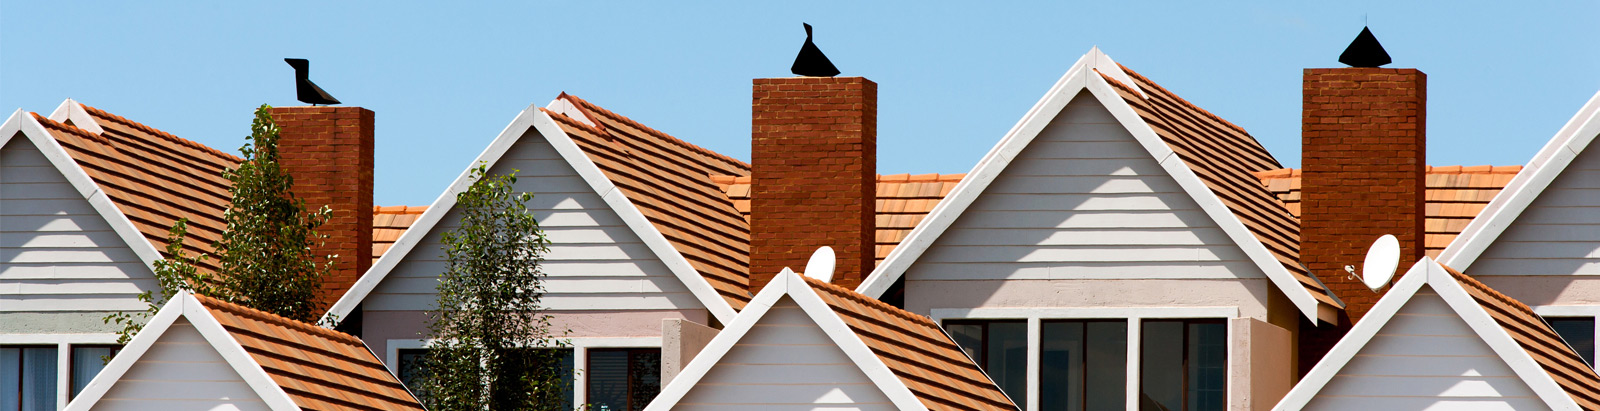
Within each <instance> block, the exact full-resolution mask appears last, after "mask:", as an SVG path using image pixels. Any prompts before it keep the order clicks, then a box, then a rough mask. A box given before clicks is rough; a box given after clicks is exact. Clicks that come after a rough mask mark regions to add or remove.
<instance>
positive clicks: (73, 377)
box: [66, 344, 126, 401]
mask: <svg viewBox="0 0 1600 411" xmlns="http://www.w3.org/2000/svg"><path fill="white" fill-rule="evenodd" d="M125 347H126V346H123V345H118V344H69V345H68V348H67V349H68V351H71V352H69V353H67V365H68V366H67V370H66V373H67V399H68V400H69V401H70V400H72V399H74V398H77V397H78V394H77V393H74V392H72V391H73V390H74V389H75V388H76V387H77V386H78V372H77V371H78V367H77V364H73V363H72V359H75V358H77V357H78V349H79V348H110V349H111V358H116V357H117V354H120V353H122V349H123V348H125ZM106 365H110V361H109V360H108V361H107V364H106ZM100 372H105V367H104V366H102V367H100ZM98 375H100V374H98V373H96V374H95V376H98ZM90 381H94V376H91V377H89V381H84V385H85V386H87V385H88V383H89V382H90Z"/></svg>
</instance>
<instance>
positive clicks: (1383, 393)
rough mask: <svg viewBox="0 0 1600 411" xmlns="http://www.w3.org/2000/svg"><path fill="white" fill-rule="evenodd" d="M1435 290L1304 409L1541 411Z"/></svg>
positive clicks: (1414, 302)
mask: <svg viewBox="0 0 1600 411" xmlns="http://www.w3.org/2000/svg"><path fill="white" fill-rule="evenodd" d="M1544 408H1546V407H1545V406H1544V404H1543V402H1541V401H1540V400H1539V398H1538V396H1537V395H1536V394H1534V392H1533V390H1532V389H1530V388H1529V387H1528V386H1527V384H1525V383H1523V382H1522V379H1521V378H1519V377H1517V375H1516V373H1515V372H1513V371H1512V370H1511V368H1510V367H1509V366H1507V365H1506V363H1505V361H1504V360H1501V359H1500V356H1499V355H1497V354H1495V352H1494V350H1493V349H1491V348H1489V345H1488V344H1486V343H1484V342H1483V339H1482V338H1481V337H1479V336H1478V334H1477V333H1475V332H1473V331H1472V328H1471V327H1470V326H1468V325H1467V323H1466V322H1465V321H1463V320H1462V319H1461V317H1460V316H1458V315H1456V313H1455V311H1454V310H1452V309H1451V308H1450V306H1449V305H1448V304H1447V303H1445V301H1444V299H1442V298H1440V297H1439V294H1437V293H1435V292H1434V291H1433V289H1432V288H1423V289H1422V290H1420V291H1418V292H1417V294H1416V296H1414V297H1412V298H1411V300H1410V301H1409V302H1407V303H1406V305H1405V306H1404V307H1402V308H1401V309H1400V312H1399V313H1398V314H1396V315H1395V317H1394V318H1393V319H1392V320H1390V321H1389V323H1387V324H1385V325H1384V326H1383V329H1381V330H1379V331H1378V334H1377V335H1376V336H1374V337H1373V339H1372V340H1371V341H1369V342H1368V343H1367V345H1366V346H1365V347H1363V348H1362V349H1361V352H1360V353H1358V354H1356V356H1355V358H1353V359H1351V360H1350V363H1348V364H1346V365H1345V366H1344V368H1343V369H1341V370H1340V371H1339V374H1338V375H1336V376H1334V378H1333V379H1332V380H1331V381H1329V382H1328V385H1327V386H1326V387H1324V388H1323V389H1322V391H1321V392H1319V393H1318V394H1317V396H1316V398H1314V399H1313V400H1312V401H1311V402H1310V404H1309V405H1308V406H1307V407H1306V409H1312V410H1321V409H1327V410H1335V409H1344V410H1348V409H1467V410H1476V409H1544Z"/></svg>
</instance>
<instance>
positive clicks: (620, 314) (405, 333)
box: [361, 310, 710, 358]
mask: <svg viewBox="0 0 1600 411" xmlns="http://www.w3.org/2000/svg"><path fill="white" fill-rule="evenodd" d="M550 315H551V316H552V317H551V319H550V330H551V331H552V332H553V333H558V335H559V333H560V332H562V331H566V330H571V332H569V333H567V334H566V335H565V337H566V338H588V337H611V338H616V337H660V336H661V322H662V320H667V319H677V320H685V321H693V322H697V323H702V324H704V323H706V322H708V321H709V317H710V312H708V311H706V310H626V311H620V310H619V311H579V312H571V311H567V312H560V311H552V312H550ZM427 331H428V315H427V313H426V312H422V311H367V312H366V313H365V314H364V316H363V318H362V335H361V339H362V340H363V341H366V343H367V346H368V347H371V348H372V351H373V352H374V353H377V354H378V356H379V358H386V357H384V356H385V355H387V353H388V349H389V347H388V341H389V340H415V339H421V338H423V337H422V335H423V334H425V333H426V332H427Z"/></svg>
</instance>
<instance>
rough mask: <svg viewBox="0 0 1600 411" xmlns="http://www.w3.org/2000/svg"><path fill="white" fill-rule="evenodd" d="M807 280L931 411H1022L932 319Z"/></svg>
mask: <svg viewBox="0 0 1600 411" xmlns="http://www.w3.org/2000/svg"><path fill="white" fill-rule="evenodd" d="M805 280H806V283H808V284H810V285H811V287H812V288H814V289H816V290H817V291H818V292H817V295H819V296H821V297H822V301H824V302H826V303H828V306H829V307H832V308H833V311H834V313H837V314H838V315H839V318H841V319H843V320H844V322H845V324H846V325H849V326H850V329H851V330H852V331H854V332H855V334H856V335H857V336H860V337H861V341H862V342H864V343H866V345H867V348H870V349H871V350H872V352H873V353H874V354H877V355H878V358H880V359H882V360H883V363H884V364H885V365H887V366H889V370H890V371H893V372H894V374H895V376H898V377H900V380H901V381H903V382H904V383H905V385H906V387H907V388H910V389H911V392H912V393H913V394H916V396H917V398H918V399H920V400H922V403H923V404H924V405H927V406H928V409H934V410H993V409H1016V408H1017V407H1016V406H1015V405H1013V404H1012V402H1011V400H1010V399H1008V398H1006V396H1005V394H1004V393H1002V392H1001V391H1000V388H999V387H998V386H996V385H995V384H994V381H992V380H990V379H989V377H988V376H987V375H985V374H984V373H983V371H982V370H980V369H978V366H977V365H976V364H974V363H973V362H972V359H970V358H967V355H966V354H965V353H963V352H962V351H961V348H960V347H958V346H956V343H955V342H954V341H951V340H950V336H949V335H947V334H945V332H944V330H943V329H941V328H939V326H938V325H937V324H934V322H933V320H930V319H928V318H927V317H923V316H919V315H916V314H912V313H911V312H908V311H905V310H901V309H899V308H895V307H893V306H890V305H888V304H885V303H884V302H882V301H878V300H876V299H872V298H868V297H867V296H864V295H861V294H859V293H856V292H855V291H852V290H848V289H845V288H844V287H840V286H837V285H833V284H830V283H826V282H822V281H820V280H816V279H813V278H810V277H806V279H805Z"/></svg>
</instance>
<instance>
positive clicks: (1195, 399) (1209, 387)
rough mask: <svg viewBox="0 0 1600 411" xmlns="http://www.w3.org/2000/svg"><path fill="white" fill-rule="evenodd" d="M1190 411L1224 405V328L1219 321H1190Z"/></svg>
mask: <svg viewBox="0 0 1600 411" xmlns="http://www.w3.org/2000/svg"><path fill="white" fill-rule="evenodd" d="M1188 344H1189V347H1188V353H1187V354H1188V366H1189V373H1188V374H1189V375H1188V379H1189V381H1188V384H1187V385H1188V387H1187V388H1188V395H1189V401H1188V404H1189V407H1188V408H1186V409H1187V410H1190V411H1209V410H1221V409H1223V407H1226V406H1227V404H1228V392H1227V391H1228V329H1227V324H1225V323H1223V322H1220V321H1207V322H1191V323H1189V336H1188Z"/></svg>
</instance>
